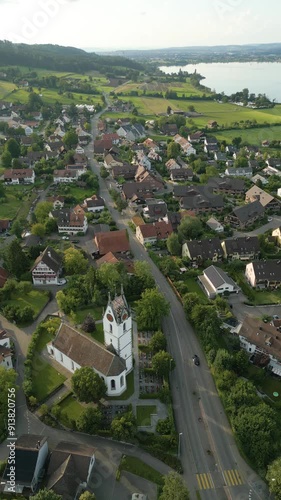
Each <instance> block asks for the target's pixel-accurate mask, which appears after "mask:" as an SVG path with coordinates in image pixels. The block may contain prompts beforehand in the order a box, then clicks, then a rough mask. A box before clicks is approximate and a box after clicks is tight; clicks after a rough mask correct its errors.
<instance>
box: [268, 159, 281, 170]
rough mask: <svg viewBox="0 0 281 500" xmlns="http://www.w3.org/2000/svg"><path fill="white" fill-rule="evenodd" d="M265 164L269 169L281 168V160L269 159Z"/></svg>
mask: <svg viewBox="0 0 281 500" xmlns="http://www.w3.org/2000/svg"><path fill="white" fill-rule="evenodd" d="M265 163H266V164H267V165H268V166H269V167H273V168H280V167H281V159H280V158H267V160H266V161H265Z"/></svg>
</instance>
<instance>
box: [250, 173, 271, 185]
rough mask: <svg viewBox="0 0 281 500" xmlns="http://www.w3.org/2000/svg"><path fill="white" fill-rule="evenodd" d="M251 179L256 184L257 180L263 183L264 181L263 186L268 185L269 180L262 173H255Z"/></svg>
mask: <svg viewBox="0 0 281 500" xmlns="http://www.w3.org/2000/svg"><path fill="white" fill-rule="evenodd" d="M251 181H252V182H253V183H254V184H256V183H257V181H261V183H262V185H263V186H266V184H268V180H267V179H266V178H265V177H263V176H262V175H260V174H256V175H254V176H253V177H252V178H251Z"/></svg>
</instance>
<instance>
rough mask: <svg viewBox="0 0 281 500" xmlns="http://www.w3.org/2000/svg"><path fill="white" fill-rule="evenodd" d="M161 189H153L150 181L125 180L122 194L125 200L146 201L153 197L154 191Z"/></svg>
mask: <svg viewBox="0 0 281 500" xmlns="http://www.w3.org/2000/svg"><path fill="white" fill-rule="evenodd" d="M157 191H159V189H157V188H156V189H153V187H152V185H151V183H150V182H149V181H146V182H125V184H123V186H122V196H123V198H124V199H125V200H128V201H130V202H136V203H139V202H141V203H144V201H145V200H146V199H147V198H153V193H154V192H157Z"/></svg>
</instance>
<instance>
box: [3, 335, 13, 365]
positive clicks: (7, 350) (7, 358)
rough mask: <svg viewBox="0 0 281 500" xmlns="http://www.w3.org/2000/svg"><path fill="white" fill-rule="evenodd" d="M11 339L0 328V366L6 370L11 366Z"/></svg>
mask: <svg viewBox="0 0 281 500" xmlns="http://www.w3.org/2000/svg"><path fill="white" fill-rule="evenodd" d="M12 356H13V349H12V344H11V339H10V337H8V335H7V332H6V331H5V330H0V366H2V367H3V368H5V369H6V370H11V369H12V368H13V360H12Z"/></svg>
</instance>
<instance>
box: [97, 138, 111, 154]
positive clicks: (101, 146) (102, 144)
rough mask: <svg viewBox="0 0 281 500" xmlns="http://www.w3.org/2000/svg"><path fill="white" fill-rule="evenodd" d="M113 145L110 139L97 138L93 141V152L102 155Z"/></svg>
mask: <svg viewBox="0 0 281 500" xmlns="http://www.w3.org/2000/svg"><path fill="white" fill-rule="evenodd" d="M112 146H113V141H112V140H111V139H107V140H105V139H97V140H95V141H94V154H95V155H103V154H104V152H105V151H109V150H110V149H111V148H112Z"/></svg>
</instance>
